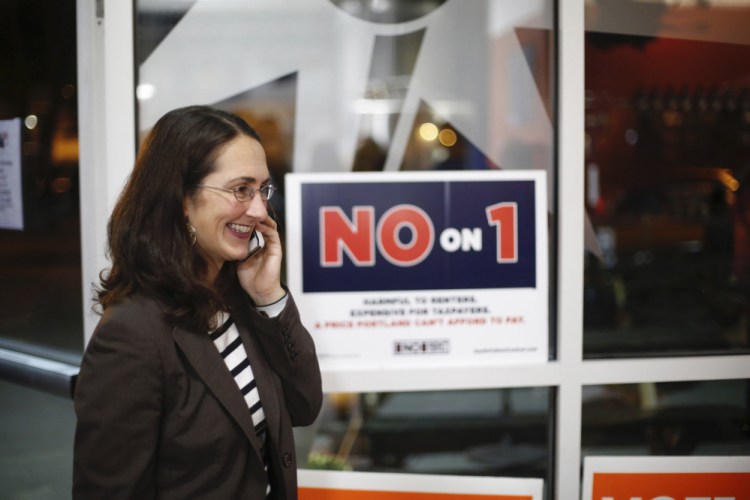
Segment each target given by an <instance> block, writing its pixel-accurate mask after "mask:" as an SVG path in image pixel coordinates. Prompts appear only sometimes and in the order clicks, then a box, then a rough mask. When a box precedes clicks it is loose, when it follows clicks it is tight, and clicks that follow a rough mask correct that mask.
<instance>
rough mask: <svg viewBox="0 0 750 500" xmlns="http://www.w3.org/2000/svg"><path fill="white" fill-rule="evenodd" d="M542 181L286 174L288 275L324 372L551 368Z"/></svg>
mask: <svg viewBox="0 0 750 500" xmlns="http://www.w3.org/2000/svg"><path fill="white" fill-rule="evenodd" d="M545 181H546V179H545V173H544V172H543V171H512V172H509V171H508V172H506V171H492V172H486V171H483V172H394V173H360V174H291V175H288V176H287V179H286V184H287V197H286V202H287V207H286V213H287V227H288V228H289V232H288V234H287V243H288V244H287V256H288V258H287V263H288V280H289V284H290V288H291V289H292V292H293V294H294V295H295V297H296V298H297V302H298V304H299V306H300V309H301V311H302V314H304V317H305V318H306V321H307V325H308V328H309V329H310V331H311V332H312V334H313V336H314V337H315V340H316V346H317V348H318V353H319V355H320V359H321V366H322V368H323V369H326V367H329V368H333V367H341V366H349V365H351V364H352V363H354V364H356V366H358V367H360V368H361V367H367V366H370V367H386V366H433V367H434V366H435V365H454V366H455V365H468V364H476V363H477V362H479V363H481V362H483V361H487V362H491V363H497V362H498V361H501V362H502V361H507V362H545V361H547V328H548V326H547V325H548V313H547V310H548V306H547V301H548V295H547V289H548V279H547V224H546V221H547V207H546V193H547V191H546V182H545Z"/></svg>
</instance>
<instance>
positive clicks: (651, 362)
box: [77, 0, 750, 500]
mask: <svg viewBox="0 0 750 500" xmlns="http://www.w3.org/2000/svg"><path fill="white" fill-rule="evenodd" d="M558 1H559V6H558V9H559V14H560V17H559V26H558V30H559V31H558V33H559V39H558V42H559V46H558V50H559V52H558V57H559V59H558V61H559V67H560V75H559V94H558V99H559V103H560V104H559V112H560V115H559V116H560V122H559V123H560V124H559V127H558V129H559V130H558V137H559V164H560V165H559V174H558V178H559V193H558V195H559V207H560V211H559V235H558V245H559V248H558V257H559V260H558V266H557V272H558V276H557V282H558V291H557V296H558V318H557V325H558V326H557V328H558V331H557V339H558V346H557V347H558V349H557V353H558V358H557V360H556V361H552V362H549V363H547V364H544V365H514V366H497V367H476V368H469V369H465V370H461V371H460V372H452V373H451V376H450V377H445V374H444V373H441V372H440V371H437V372H434V371H433V372H427V371H424V370H419V371H411V370H394V371H389V372H386V373H378V374H377V377H375V376H373V375H374V374H373V373H371V372H365V371H362V372H347V373H345V374H343V373H332V374H328V375H327V376H326V377H325V379H324V385H325V388H326V391H328V392H368V391H371V390H378V391H403V390H420V389H425V388H432V387H433V386H434V380H435V377H441V378H445V379H447V380H446V385H445V389H463V388H498V387H534V386H547V387H552V388H555V389H557V391H558V396H557V408H556V415H555V417H556V422H555V432H554V446H555V474H554V475H555V483H556V485H555V491H556V494H555V498H556V499H558V500H570V499H575V498H580V494H581V493H580V492H581V475H580V474H581V468H580V467H581V463H582V460H581V458H582V457H581V400H582V389H583V387H584V386H585V385H590V384H634V383H641V382H670V381H691V380H722V379H745V378H750V356H692V357H678V358H677V357H676V358H670V357H665V358H647V359H618V360H596V361H585V360H584V359H583V255H584V248H583V241H584V236H583V229H584V225H583V222H584V209H583V206H584V167H583V166H584V83H585V82H584V67H583V64H584V63H583V60H584V57H583V53H584V3H585V0H558ZM77 10H78V66H79V69H78V81H79V103H80V104H79V135H80V144H81V150H80V151H81V152H80V164H81V167H80V168H81V193H82V196H81V226H82V227H81V233H82V256H83V257H82V258H83V284H84V287H83V289H84V315H85V318H86V320H85V323H84V326H85V340H86V341H87V340H88V339H89V338H90V335H91V332H92V331H93V327H94V325H95V322H96V316H94V315H93V314H92V313H91V312H90V304H91V295H90V293H91V283H93V282H94V281H96V278H97V276H98V273H99V271H100V270H101V269H103V268H104V267H106V265H107V260H106V257H105V255H104V248H105V242H106V221H107V217H108V215H109V213H110V211H111V208H112V206H113V205H114V202H115V200H116V197H117V195H118V193H119V191H120V189H121V188H122V184H123V182H124V180H125V178H126V176H127V175H128V173H129V171H130V169H131V168H132V165H133V161H134V157H135V112H134V110H135V92H134V62H133V29H132V28H133V6H132V4H131V2H122V1H121V0H78V5H77Z"/></svg>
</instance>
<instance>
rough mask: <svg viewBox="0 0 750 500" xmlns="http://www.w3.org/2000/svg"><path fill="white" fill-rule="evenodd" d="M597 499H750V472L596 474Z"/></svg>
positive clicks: (595, 492) (595, 488)
mask: <svg viewBox="0 0 750 500" xmlns="http://www.w3.org/2000/svg"><path fill="white" fill-rule="evenodd" d="M593 498H594V499H596V500H605V499H612V500H620V499H623V500H631V499H632V498H641V499H642V500H647V499H649V500H650V499H653V498H658V499H660V500H667V499H673V500H685V499H697V498H700V499H705V500H708V499H712V500H718V499H720V498H721V499H726V500H729V499H733V500H750V472H744V473H743V472H734V473H732V472H724V473H722V472H690V473H661V474H660V473H611V472H610V473H600V474H594V496H593Z"/></svg>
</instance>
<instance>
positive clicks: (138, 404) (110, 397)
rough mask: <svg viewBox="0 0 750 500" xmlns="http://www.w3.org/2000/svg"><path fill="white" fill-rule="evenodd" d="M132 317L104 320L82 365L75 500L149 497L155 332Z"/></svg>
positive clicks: (155, 413)
mask: <svg viewBox="0 0 750 500" xmlns="http://www.w3.org/2000/svg"><path fill="white" fill-rule="evenodd" d="M115 307H117V306H115ZM121 312H122V311H121ZM132 312H133V311H131V314H129V315H126V314H119V315H115V316H114V317H112V316H110V317H109V318H107V317H106V315H105V318H103V319H102V321H101V322H100V324H99V326H98V327H97V330H96V331H95V333H94V335H93V336H92V338H91V340H90V341H89V344H88V346H87V348H86V352H85V354H84V357H83V362H82V364H81V370H80V375H79V377H78V380H77V383H76V388H75V393H74V400H75V411H76V415H77V418H78V422H77V425H76V433H75V444H74V459H73V498H74V499H99V498H107V499H139V500H141V499H150V498H154V496H155V454H156V446H157V440H158V432H159V422H160V417H161V408H162V394H163V375H162V373H163V370H162V366H161V360H160V357H159V355H158V349H157V347H156V345H155V342H154V341H153V336H152V335H153V324H152V325H151V328H149V327H148V325H146V324H145V323H146V322H145V321H144V320H143V318H142V317H139V315H138V314H132ZM134 318H137V319H134Z"/></svg>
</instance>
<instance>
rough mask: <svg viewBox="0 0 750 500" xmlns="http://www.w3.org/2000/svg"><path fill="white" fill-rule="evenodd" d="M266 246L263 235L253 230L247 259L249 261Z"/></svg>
mask: <svg viewBox="0 0 750 500" xmlns="http://www.w3.org/2000/svg"><path fill="white" fill-rule="evenodd" d="M264 246H266V240H265V239H263V235H262V234H261V233H259V232H258V231H256V230H255V229H253V233H252V234H251V235H250V241H249V242H248V244H247V257H246V258H245V259H249V258H250V257H252V256H253V255H255V254H257V253H258V252H260V251H261V250H263V247H264Z"/></svg>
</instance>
